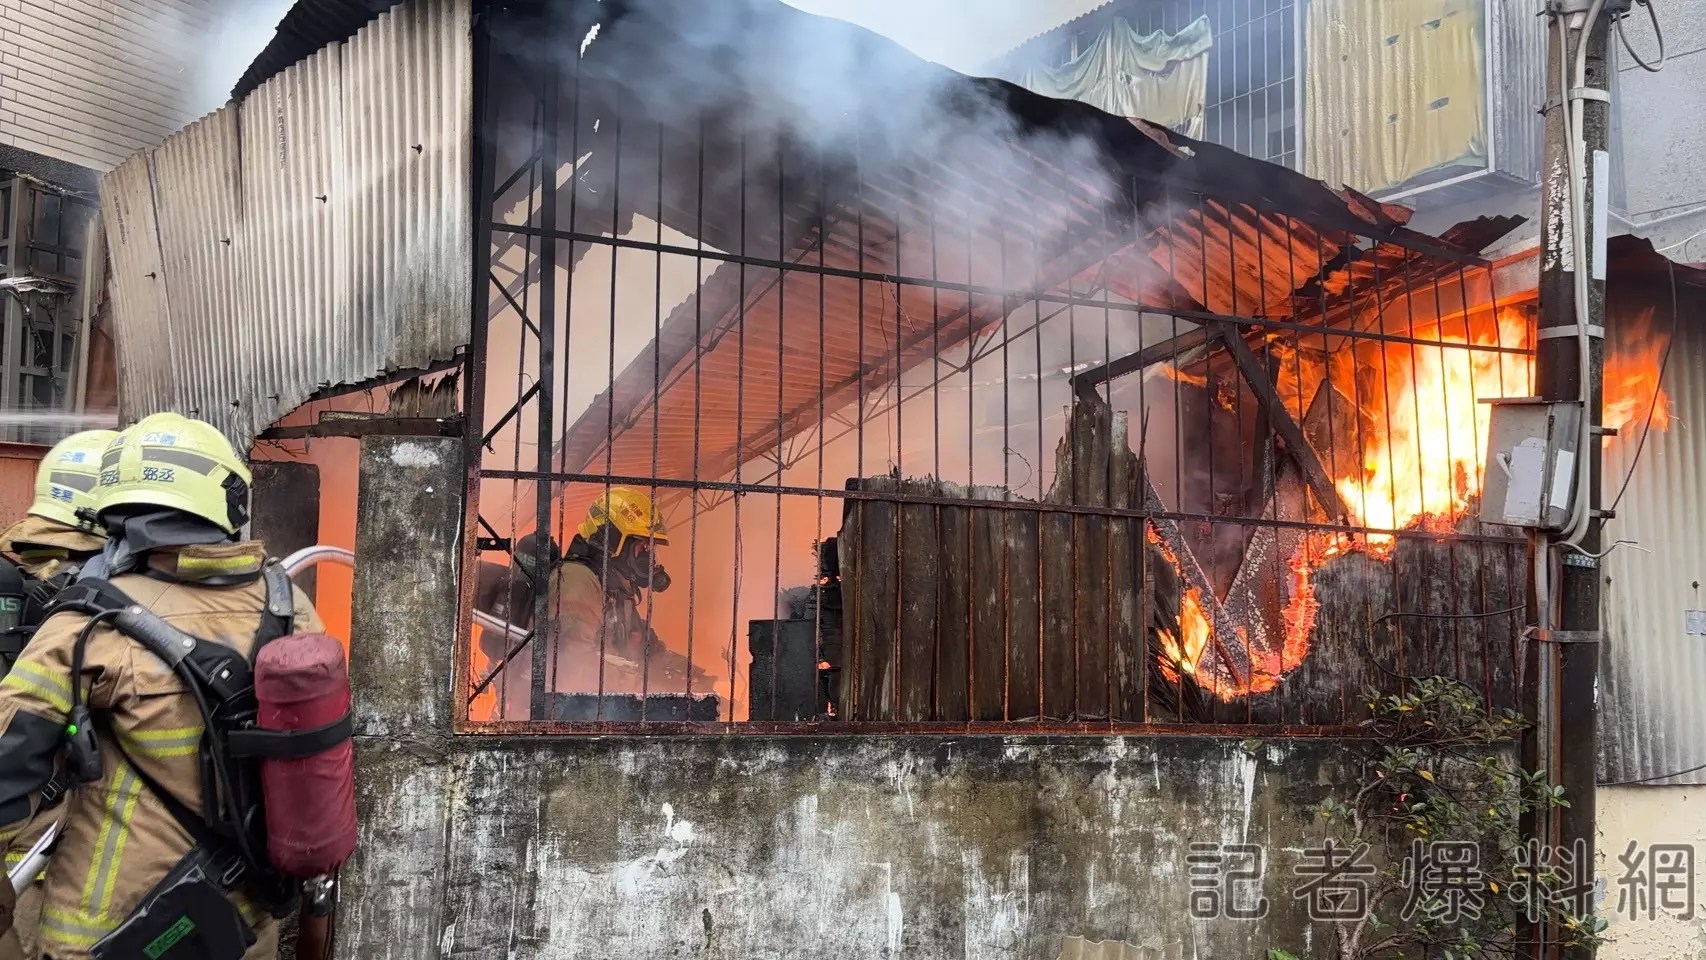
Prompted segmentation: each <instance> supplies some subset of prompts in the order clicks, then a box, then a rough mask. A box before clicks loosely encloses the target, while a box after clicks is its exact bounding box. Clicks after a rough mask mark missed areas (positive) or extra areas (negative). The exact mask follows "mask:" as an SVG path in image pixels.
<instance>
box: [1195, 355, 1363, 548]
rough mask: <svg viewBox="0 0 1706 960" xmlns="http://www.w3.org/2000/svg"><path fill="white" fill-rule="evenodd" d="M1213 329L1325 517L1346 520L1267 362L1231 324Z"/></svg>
mask: <svg viewBox="0 0 1706 960" xmlns="http://www.w3.org/2000/svg"><path fill="white" fill-rule="evenodd" d="M1215 329H1216V332H1217V333H1218V334H1219V336H1220V340H1221V343H1223V344H1224V345H1225V347H1226V352H1227V353H1228V354H1230V355H1231V357H1232V359H1233V362H1234V363H1236V364H1237V365H1238V372H1239V373H1240V374H1242V375H1243V377H1244V381H1245V382H1246V383H1248V384H1249V385H1250V391H1251V392H1252V393H1254V394H1255V395H1256V399H1257V401H1258V402H1260V403H1261V405H1262V410H1263V412H1264V413H1266V414H1267V416H1268V422H1269V423H1270V424H1271V425H1272V426H1273V428H1274V429H1275V430H1277V431H1278V432H1279V435H1280V437H1281V438H1282V439H1284V440H1285V448H1286V452H1287V453H1289V454H1290V455H1291V458H1292V459H1293V460H1294V461H1296V462H1297V465H1298V467H1299V468H1301V469H1302V470H1303V476H1304V479H1305V480H1307V481H1308V483H1309V489H1310V490H1312V491H1314V493H1315V497H1316V499H1318V500H1320V501H1321V506H1322V508H1323V509H1325V510H1326V511H1327V516H1328V518H1329V519H1331V520H1333V521H1334V522H1335V523H1343V522H1345V521H1346V520H1347V518H1349V517H1350V510H1349V509H1348V508H1347V507H1346V506H1345V501H1344V500H1343V499H1342V498H1341V497H1340V496H1339V491H1338V489H1337V488H1336V487H1334V486H1333V478H1332V477H1330V476H1328V474H1327V468H1326V467H1324V466H1322V464H1321V457H1320V455H1319V454H1317V453H1316V452H1315V447H1314V446H1313V445H1311V444H1310V442H1309V438H1308V437H1306V436H1304V434H1303V428H1302V427H1301V426H1299V425H1298V423H1297V420H1296V418H1294V417H1293V416H1292V415H1291V411H1290V410H1287V409H1286V408H1285V402H1284V401H1283V400H1281V399H1280V395H1279V390H1278V389H1276V388H1275V387H1274V382H1273V380H1272V378H1271V377H1270V375H1269V372H1268V368H1267V365H1266V364H1264V363H1262V361H1261V360H1260V359H1258V358H1257V357H1256V354H1255V352H1254V351H1252V350H1251V349H1250V345H1249V344H1247V343H1245V342H1244V338H1243V337H1241V336H1239V335H1238V329H1237V328H1236V327H1234V326H1233V325H1232V324H1230V323H1227V322H1225V321H1220V322H1219V323H1217V324H1216V325H1215Z"/></svg>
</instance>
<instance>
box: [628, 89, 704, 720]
mask: <svg viewBox="0 0 1706 960" xmlns="http://www.w3.org/2000/svg"><path fill="white" fill-rule="evenodd" d="M657 130H658V140H657V155H656V156H655V157H654V158H653V159H654V160H655V161H656V163H657V183H656V186H655V189H656V190H657V208H656V209H657V215H656V216H657V219H656V221H655V222H654V223H653V226H654V227H655V228H656V236H657V243H658V250H657V251H656V254H655V257H656V259H655V261H654V263H653V265H652V469H651V472H650V473H648V474H647V476H649V477H651V478H652V480H654V481H655V480H657V477H658V428H659V426H660V424H659V419H658V418H659V416H660V414H659V410H658V408H659V406H660V405H661V402H662V395H663V384H662V381H663V355H662V353H661V352H660V351H659V350H658V348H657V345H658V341H659V340H660V339H661V335H662V333H663V123H662V122H661V121H659V122H658V123H657ZM613 399H614V398H613ZM646 495H647V496H648V497H650V498H651V501H652V504H653V508H654V509H656V504H657V502H658V486H657V484H656V483H655V482H654V483H653V484H652V486H651V488H650V489H649V490H647V491H646ZM659 515H660V516H661V515H662V511H659ZM657 569H658V558H657V545H656V544H655V543H654V544H652V549H651V550H649V551H647V552H646V616H645V624H646V631H647V632H646V635H645V637H644V639H643V641H642V643H641V645H640V720H641V721H642V722H643V721H644V720H645V719H646V707H647V704H648V703H649V702H650V700H651V692H652V686H651V680H652V646H651V638H652V637H654V636H657V628H656V627H654V626H653V625H652V616H653V614H654V613H656V608H657V597H656V595H655V592H654V590H653V584H655V583H656V578H657ZM658 646H660V647H662V646H663V638H662V637H661V636H659V637H658ZM687 674H688V675H689V676H692V674H693V667H692V664H691V663H690V664H689V665H688V668H687Z"/></svg>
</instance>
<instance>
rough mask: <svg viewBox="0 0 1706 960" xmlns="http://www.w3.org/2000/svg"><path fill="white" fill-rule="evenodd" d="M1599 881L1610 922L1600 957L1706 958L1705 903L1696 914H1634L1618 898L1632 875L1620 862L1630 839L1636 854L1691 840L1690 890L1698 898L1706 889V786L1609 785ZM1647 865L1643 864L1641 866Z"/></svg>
mask: <svg viewBox="0 0 1706 960" xmlns="http://www.w3.org/2000/svg"><path fill="white" fill-rule="evenodd" d="M1597 802H1598V808H1597V809H1598V814H1599V836H1598V840H1597V850H1596V852H1597V854H1598V858H1599V879H1600V883H1601V885H1602V887H1601V889H1602V890H1603V892H1604V895H1605V902H1604V905H1603V906H1602V908H1601V914H1602V915H1603V916H1605V917H1606V918H1607V919H1608V920H1610V921H1611V926H1610V929H1608V930H1607V931H1606V936H1608V937H1610V938H1611V941H1612V942H1611V944H1610V945H1609V946H1607V947H1605V948H1604V949H1602V950H1600V952H1599V958H1600V960H1694V958H1698V957H1703V956H1706V904H1700V905H1697V906H1696V907H1695V908H1694V909H1693V910H1692V911H1691V912H1692V914H1693V916H1691V917H1688V918H1686V919H1685V918H1684V917H1683V916H1682V915H1681V913H1680V912H1669V913H1667V912H1664V911H1660V910H1654V911H1653V916H1651V917H1649V916H1648V915H1647V913H1646V911H1640V912H1639V914H1638V915H1637V916H1633V917H1632V916H1631V915H1630V911H1628V910H1627V909H1625V910H1624V911H1623V912H1622V913H1621V914H1619V913H1618V910H1619V907H1620V906H1624V904H1620V902H1619V897H1620V895H1621V894H1623V893H1624V891H1625V890H1626V889H1627V887H1626V886H1625V885H1623V884H1621V883H1620V882H1619V881H1620V880H1621V879H1622V878H1623V877H1624V876H1625V875H1627V874H1628V873H1629V870H1628V868H1627V867H1626V866H1625V865H1624V864H1622V863H1620V862H1619V857H1621V856H1623V855H1625V854H1626V852H1627V850H1628V845H1629V843H1630V842H1634V843H1635V844H1636V851H1637V854H1639V853H1642V852H1645V851H1646V850H1647V847H1648V845H1650V844H1654V843H1681V844H1692V845H1694V847H1695V848H1696V855H1695V858H1694V860H1695V863H1694V885H1693V887H1692V888H1691V889H1690V890H1689V891H1688V893H1690V894H1693V895H1694V896H1695V898H1696V899H1697V900H1698V898H1699V895H1700V894H1702V893H1706V787H1607V788H1602V789H1601V790H1600V791H1599V797H1598V800H1597ZM1637 865H1638V866H1643V867H1644V866H1645V864H1644V862H1643V863H1640V864H1637Z"/></svg>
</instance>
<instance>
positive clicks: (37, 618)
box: [0, 430, 118, 960]
mask: <svg viewBox="0 0 1706 960" xmlns="http://www.w3.org/2000/svg"><path fill="white" fill-rule="evenodd" d="M116 436H118V434H117V433H114V432H113V431H111V430H85V431H83V432H82V433H75V434H72V435H71V436H69V437H66V438H65V439H64V440H61V441H60V442H59V443H58V444H57V445H55V446H54V448H53V449H51V450H49V451H48V452H47V455H46V456H44V457H42V461H41V466H40V467H39V468H38V469H37V470H36V495H35V501H34V502H33V503H31V504H30V509H29V513H28V514H26V515H25V517H24V518H23V519H22V520H19V521H18V522H17V523H14V524H12V526H11V528H10V529H8V530H7V531H6V532H5V533H4V534H0V551H4V552H5V553H7V554H9V555H11V556H12V557H13V558H15V559H16V560H17V566H18V569H19V571H20V572H21V573H22V574H23V575H24V579H23V583H24V588H23V589H24V594H23V596H22V597H21V598H18V599H19V600H21V603H18V610H17V613H16V621H15V625H10V626H9V629H6V630H5V631H0V677H4V676H5V675H6V674H7V673H9V672H11V667H12V664H13V662H15V661H16V660H17V659H18V657H19V656H20V655H22V653H23V650H24V645H25V644H27V643H28V642H29V639H30V637H31V636H32V635H33V634H34V633H35V629H36V628H37V627H39V626H40V625H41V622H42V620H43V619H45V617H46V614H47V607H48V605H49V604H50V603H52V602H53V599H54V597H55V595H57V594H58V593H59V591H61V590H63V589H64V588H65V587H67V586H69V585H70V584H71V581H72V580H74V579H76V576H77V574H78V572H79V571H80V570H81V569H82V567H83V565H84V564H85V563H86V562H87V561H88V560H89V559H90V558H92V557H94V556H95V555H96V554H97V553H99V552H100V550H101V548H102V547H103V546H105V545H106V542H107V537H106V531H104V530H100V529H98V528H96V527H95V525H94V523H93V519H92V517H89V516H87V515H86V517H79V516H78V513H79V511H92V509H93V508H94V505H95V481H96V480H97V479H98V478H99V477H100V473H101V453H102V452H103V451H104V450H106V448H107V444H108V443H111V442H112V440H113V438H114V437H116ZM6 613H10V611H6ZM66 786H67V784H66V783H65V779H64V771H63V770H61V771H60V772H59V774H58V775H56V776H55V777H54V779H53V780H52V781H51V782H50V784H49V786H48V787H47V788H46V789H45V790H43V791H40V795H39V796H38V797H37V800H36V806H37V808H38V809H37V813H36V815H35V817H33V818H32V819H31V820H30V824H29V827H28V828H27V829H25V830H23V831H22V832H20V833H19V834H18V836H17V837H16V838H15V840H14V842H13V844H12V846H11V848H10V849H8V850H7V853H6V857H5V863H6V869H7V871H8V872H10V871H11V870H12V869H13V868H14V867H16V866H17V865H18V863H19V861H21V860H23V858H24V855H25V854H26V853H28V851H29V849H30V848H31V847H33V846H34V845H35V843H36V841H37V840H39V839H41V837H42V835H43V834H44V833H46V832H47V830H48V829H49V828H51V827H52V826H53V825H54V824H55V823H58V822H59V818H60V815H61V814H62V813H63V812H64V810H65V806H64V804H63V803H62V802H61V801H63V799H64V793H65V788H66ZM17 913H18V918H19V919H18V921H17V922H16V923H15V924H14V925H13V928H12V931H11V932H10V933H8V934H5V935H4V936H0V960H6V958H7V957H8V956H9V955H15V956H21V957H37V956H40V955H41V944H40V940H39V938H38V937H37V920H38V919H39V918H40V916H41V888H40V886H39V884H38V885H33V886H31V887H30V888H28V889H27V890H25V891H24V893H23V894H22V895H21V896H20V897H19V898H18V910H17Z"/></svg>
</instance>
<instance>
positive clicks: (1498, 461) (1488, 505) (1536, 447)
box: [1481, 397, 1582, 530]
mask: <svg viewBox="0 0 1706 960" xmlns="http://www.w3.org/2000/svg"><path fill="white" fill-rule="evenodd" d="M1483 402H1484V403H1488V404H1491V405H1492V408H1493V414H1492V424H1491V426H1490V427H1489V428H1488V430H1487V463H1486V472H1485V473H1484V474H1483V476H1485V477H1486V480H1485V482H1484V483H1483V484H1482V490H1481V520H1482V521H1483V522H1485V523H1498V524H1504V525H1506V526H1512V527H1529V528H1536V529H1542V530H1559V529H1562V528H1563V527H1564V526H1565V525H1566V524H1568V523H1569V520H1570V498H1571V496H1573V495H1574V493H1575V485H1576V456H1577V450H1576V447H1577V444H1578V441H1579V440H1580V437H1581V416H1582V407H1581V404H1580V403H1576V402H1573V401H1571V402H1562V403H1560V402H1554V401H1550V400H1541V399H1538V398H1535V397H1508V398H1505V399H1500V400H1487V401H1483Z"/></svg>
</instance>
